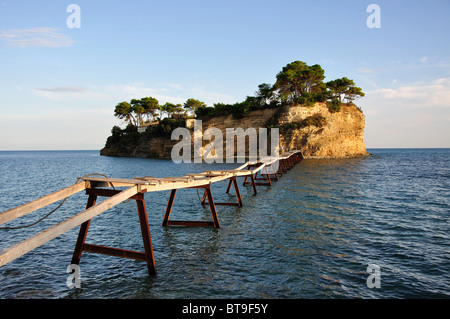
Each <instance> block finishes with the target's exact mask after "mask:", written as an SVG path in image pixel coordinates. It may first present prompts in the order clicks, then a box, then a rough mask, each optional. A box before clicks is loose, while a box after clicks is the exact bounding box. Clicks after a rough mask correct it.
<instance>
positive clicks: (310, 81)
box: [273, 61, 325, 103]
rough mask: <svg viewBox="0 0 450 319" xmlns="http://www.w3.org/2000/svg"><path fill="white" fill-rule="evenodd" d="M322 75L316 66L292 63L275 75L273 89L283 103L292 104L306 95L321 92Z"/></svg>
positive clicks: (320, 69)
mask: <svg viewBox="0 0 450 319" xmlns="http://www.w3.org/2000/svg"><path fill="white" fill-rule="evenodd" d="M324 73H325V71H324V70H323V69H322V67H321V66H320V65H318V64H314V65H312V66H308V65H307V64H306V63H305V62H302V61H294V62H292V63H289V64H288V65H286V66H285V67H283V69H282V70H281V72H279V73H278V74H277V81H276V82H275V85H274V87H273V89H274V90H276V91H278V93H279V95H280V98H281V99H282V100H283V101H286V102H292V103H293V102H295V101H296V100H297V99H298V98H299V97H301V96H302V95H304V94H306V93H318V92H322V91H323V89H324V86H323V80H324V79H325V75H324Z"/></svg>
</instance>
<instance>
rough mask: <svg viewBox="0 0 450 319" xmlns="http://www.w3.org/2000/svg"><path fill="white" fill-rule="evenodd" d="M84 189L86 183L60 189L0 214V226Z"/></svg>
mask: <svg viewBox="0 0 450 319" xmlns="http://www.w3.org/2000/svg"><path fill="white" fill-rule="evenodd" d="M84 189H86V183H77V184H74V185H72V186H69V187H66V188H64V189H61V190H59V191H57V192H54V193H52V194H49V195H46V196H44V197H41V198H38V199H36V200H34V201H31V202H28V203H26V204H23V205H21V206H19V207H16V208H13V209H10V210H7V211H5V212H3V213H1V214H0V225H2V224H4V223H6V222H9V221H11V220H13V219H16V218H18V217H21V216H24V215H27V214H29V213H31V212H34V211H35V210H38V209H40V208H42V207H45V206H47V205H50V204H53V203H54V202H57V201H59V200H62V199H64V198H66V197H69V196H71V195H73V194H76V193H78V192H80V191H82V190H84Z"/></svg>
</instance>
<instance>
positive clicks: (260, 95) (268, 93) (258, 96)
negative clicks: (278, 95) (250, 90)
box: [255, 83, 275, 105]
mask: <svg viewBox="0 0 450 319" xmlns="http://www.w3.org/2000/svg"><path fill="white" fill-rule="evenodd" d="M274 99H275V93H274V88H273V86H272V85H270V84H268V83H262V84H260V85H258V91H256V92H255V102H257V103H258V104H260V105H264V104H269V103H271V102H272V101H273V100H274Z"/></svg>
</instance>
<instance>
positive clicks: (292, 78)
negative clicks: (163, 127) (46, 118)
mask: <svg viewBox="0 0 450 319" xmlns="http://www.w3.org/2000/svg"><path fill="white" fill-rule="evenodd" d="M324 80H325V71H324V69H323V68H322V67H321V66H320V65H318V64H314V65H311V66H310V65H308V64H306V63H305V62H303V61H294V62H292V63H289V64H287V65H286V66H284V67H283V68H282V70H281V71H280V72H279V73H278V74H277V75H276V82H275V84H274V85H271V84H268V83H262V84H260V85H258V90H257V91H256V92H255V93H254V96H247V98H246V100H245V101H243V102H239V103H234V104H224V103H215V104H214V106H213V107H208V106H207V104H206V103H205V102H202V101H200V100H197V99H194V98H189V99H187V100H186V102H184V104H174V103H170V102H167V103H165V104H164V105H159V102H158V100H157V99H155V98H153V97H144V98H141V99H132V100H131V101H130V102H120V103H118V104H117V105H116V108H115V113H114V115H115V116H116V117H118V118H119V119H123V120H125V121H127V122H129V124H132V125H134V126H140V125H142V124H143V123H144V120H147V121H154V120H155V119H156V118H159V119H160V120H161V119H163V118H164V116H163V115H165V117H167V118H168V119H176V118H178V119H180V118H183V117H186V115H187V113H186V111H185V110H190V111H192V112H193V113H194V114H195V115H196V116H197V117H198V118H208V117H212V116H221V115H228V114H232V115H233V116H234V117H235V118H241V117H243V116H244V115H245V114H247V113H248V112H250V111H252V110H259V109H264V108H274V107H278V106H280V105H286V104H295V103H297V104H304V105H313V104H314V103H316V102H326V101H327V104H328V108H329V110H330V111H332V112H336V111H339V110H340V107H341V103H342V101H343V100H347V102H348V103H350V102H352V101H354V100H355V99H357V98H359V97H363V96H364V95H365V94H364V92H363V91H362V89H361V88H359V87H356V86H355V83H354V81H353V80H351V79H349V78H347V77H342V78H339V79H335V80H332V81H329V82H324ZM328 101H329V102H328ZM330 105H331V106H330Z"/></svg>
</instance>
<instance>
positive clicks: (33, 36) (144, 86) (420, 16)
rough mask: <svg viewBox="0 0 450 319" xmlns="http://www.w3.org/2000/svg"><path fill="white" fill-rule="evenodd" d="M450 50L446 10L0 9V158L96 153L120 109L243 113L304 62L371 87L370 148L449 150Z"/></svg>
mask: <svg viewBox="0 0 450 319" xmlns="http://www.w3.org/2000/svg"><path fill="white" fill-rule="evenodd" d="M71 4H76V5H77V8H79V11H78V10H73V9H72V7H70V5H71ZM371 4H376V5H377V6H378V7H377V8H378V9H379V10H375V11H373V10H372V9H371V7H369V5H371ZM368 7H369V9H370V10H368ZM68 9H69V10H68ZM78 13H79V14H78ZM374 23H376V24H375V25H374ZM378 23H379V24H378ZM374 26H375V27H374ZM449 38H450V0H433V1H411V0H409V1H406V0H396V1H392V0H389V1H387V0H386V1H385V0H383V1H377V0H371V1H364V0H344V1H336V0H334V1H331V0H330V1H328V0H318V1H302V0H270V1H269V0H258V1H253V0H248V1H244V0H239V1H235V0H226V1H220V0H208V1H197V0H192V1H187V0H185V1H178V0H170V1H137V0H129V1H114V0H108V1H104V0H96V1H92V0H91V1H81V0H70V1H62V0H52V1H45V0H40V1H25V0H0V74H1V76H0V150H99V149H101V148H103V147H104V145H105V142H106V139H107V137H108V136H109V135H110V133H111V128H112V127H113V126H114V125H119V126H123V125H124V123H123V122H122V121H121V120H119V119H117V118H115V117H114V108H115V105H116V104H118V103H119V102H122V101H130V100H131V99H134V98H136V99H139V98H142V97H147V96H152V97H155V98H157V99H158V100H159V102H160V104H164V103H166V102H171V103H183V102H185V101H186V100H187V99H188V98H195V99H199V100H202V101H204V102H206V103H207V104H208V105H210V106H212V105H213V104H214V103H219V102H222V103H235V102H241V101H243V100H244V99H245V98H246V96H251V95H254V93H255V91H256V90H257V88H258V85H259V84H261V83H270V84H274V83H275V80H276V75H277V73H278V72H280V71H281V69H282V68H283V67H284V66H285V65H287V64H288V63H291V62H293V61H296V60H299V61H304V62H305V63H307V64H308V65H314V64H319V65H321V66H322V68H323V69H324V70H325V76H326V78H325V81H330V80H334V79H337V78H341V77H344V76H345V77H348V78H350V79H353V80H354V82H355V84H356V86H358V87H361V88H362V90H363V91H364V92H365V93H366V95H365V97H363V98H361V99H359V100H357V101H356V104H357V105H358V106H359V107H360V108H361V109H362V110H363V112H364V115H365V124H366V126H365V141H366V147H367V148H435V147H447V148H448V147H450V41H449V40H450V39H449Z"/></svg>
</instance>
